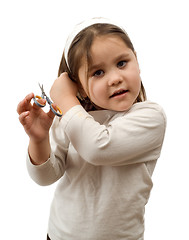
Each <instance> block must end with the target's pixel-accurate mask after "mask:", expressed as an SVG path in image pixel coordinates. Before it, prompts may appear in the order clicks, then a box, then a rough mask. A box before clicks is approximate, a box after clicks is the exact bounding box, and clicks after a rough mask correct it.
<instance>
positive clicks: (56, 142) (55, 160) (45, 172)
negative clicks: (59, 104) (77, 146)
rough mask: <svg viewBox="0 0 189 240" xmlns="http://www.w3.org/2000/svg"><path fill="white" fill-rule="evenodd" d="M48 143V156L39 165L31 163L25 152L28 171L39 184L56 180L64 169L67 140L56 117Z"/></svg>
mask: <svg viewBox="0 0 189 240" xmlns="http://www.w3.org/2000/svg"><path fill="white" fill-rule="evenodd" d="M50 144H51V154H50V158H49V159H48V160H47V161H46V162H45V163H43V164H41V165H34V164H32V162H31V160H30V157H29V154H27V162H26V163H27V169H28V173H29V175H30V177H31V178H32V179H33V180H34V181H35V182H36V183H37V184H39V185H41V186H46V185H50V184H53V183H54V182H56V181H57V180H58V179H60V178H61V177H62V176H63V174H64V172H65V169H66V157H67V151H68V146H69V140H68V138H67V136H66V135H65V134H64V129H63V125H62V120H61V119H60V118H58V117H56V118H55V120H54V122H53V125H52V127H51V130H50Z"/></svg>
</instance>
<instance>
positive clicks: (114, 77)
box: [108, 70, 123, 86]
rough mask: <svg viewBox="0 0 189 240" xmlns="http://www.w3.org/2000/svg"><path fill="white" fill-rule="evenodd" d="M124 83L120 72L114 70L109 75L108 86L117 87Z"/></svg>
mask: <svg viewBox="0 0 189 240" xmlns="http://www.w3.org/2000/svg"><path fill="white" fill-rule="evenodd" d="M122 81H123V79H122V75H121V73H120V72H119V71H117V70H114V71H111V72H110V73H109V76H108V86H115V85H118V84H120V83H121V82H122Z"/></svg>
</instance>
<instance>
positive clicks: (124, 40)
mask: <svg viewBox="0 0 189 240" xmlns="http://www.w3.org/2000/svg"><path fill="white" fill-rule="evenodd" d="M71 79H72V80H71ZM50 95H51V98H52V100H53V101H54V103H56V104H57V106H59V107H60V109H61V110H62V112H63V117H62V118H58V117H56V118H55V119H54V114H53V113H52V112H51V111H49V112H48V113H45V112H43V111H42V109H41V108H40V107H38V106H37V105H36V104H33V105H32V104H31V103H30V101H31V99H32V98H33V97H34V94H33V93H31V94H29V95H28V96H27V97H26V98H25V99H24V100H23V101H22V102H20V103H19V105H18V109H17V111H18V113H19V115H20V116H19V119H20V122H21V123H22V124H23V126H24V128H25V131H26V133H27V134H28V135H29V137H30V143H29V148H28V152H29V156H28V159H27V167H28V171H29V174H30V176H31V178H32V179H33V180H34V181H35V182H36V183H38V184H40V185H49V184H52V183H54V182H56V181H57V180H59V179H60V181H59V184H58V186H57V189H56V192H55V195H54V199H53V202H52V206H51V212H50V218H49V227H48V239H51V240H64V239H66V240H74V239H77V240H85V239H86V240H108V239H110V240H120V239H124V240H126V239H127V240H139V239H140V240H142V239H143V234H144V209H145V205H146V203H147V202H148V198H149V194H150V191H151V189H152V185H153V184H152V180H151V176H152V173H153V171H154V168H155V165H156V161H157V159H158V158H159V156H160V152H161V148H162V143H163V139H164V133H165V127H166V120H165V114H164V112H163V110H162V108H161V107H160V106H159V105H158V104H156V103H153V102H151V101H147V100H146V95H145V90H144V87H143V85H142V82H141V78H140V70H139V65H138V61H137V57H136V52H135V50H134V47H133V45H132V43H131V41H130V39H129V37H128V35H127V34H126V32H125V31H124V30H123V29H122V28H120V27H119V26H117V25H115V24H112V23H111V22H109V21H108V20H106V19H103V18H94V19H92V20H89V21H86V22H83V23H81V24H79V25H77V26H76V28H75V29H74V31H73V32H72V33H71V35H70V36H69V38H68V40H67V43H66V46H65V49H64V54H63V57H62V60H61V63H60V67H59V77H58V78H57V80H56V81H55V82H54V84H53V86H52V88H51V92H50ZM40 101H41V103H44V101H45V100H40ZM53 119H54V121H53ZM52 123H53V124H52ZM51 125H52V127H51ZM49 129H51V134H50V136H51V137H50V140H49Z"/></svg>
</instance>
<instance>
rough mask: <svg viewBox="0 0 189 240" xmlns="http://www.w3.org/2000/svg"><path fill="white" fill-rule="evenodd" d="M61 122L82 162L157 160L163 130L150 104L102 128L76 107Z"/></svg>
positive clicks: (140, 105) (138, 106)
mask: <svg viewBox="0 0 189 240" xmlns="http://www.w3.org/2000/svg"><path fill="white" fill-rule="evenodd" d="M65 121H66V122H67V123H66V124H67V125H66V128H65V132H66V134H67V136H68V137H69V139H70V141H71V142H72V144H73V145H74V148H75V149H76V150H77V151H78V153H79V154H80V156H82V158H83V159H84V160H86V161H88V162H90V163H91V164H93V165H112V166H121V165H128V164H135V163H140V162H147V161H152V160H157V158H158V157H159V155H160V151H161V147H162V143H163V138H164V133H165V126H166V120H165V115H164V113H163V110H162V109H161V107H160V106H159V105H157V104H155V103H151V102H144V103H138V104H135V105H134V106H133V107H132V108H131V109H130V110H129V111H128V112H127V113H122V114H120V113H119V114H118V116H117V117H116V115H115V117H113V118H112V119H111V120H110V121H109V123H108V124H106V125H104V124H100V123H99V122H97V121H95V120H94V118H93V117H92V116H90V115H89V114H88V113H87V112H85V111H84V110H83V109H82V108H81V107H79V106H78V107H75V108H73V109H71V111H70V112H68V114H67V115H66V116H65Z"/></svg>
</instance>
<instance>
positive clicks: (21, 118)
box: [19, 111, 29, 126]
mask: <svg viewBox="0 0 189 240" xmlns="http://www.w3.org/2000/svg"><path fill="white" fill-rule="evenodd" d="M28 116H29V111H26V112H23V113H21V114H20V115H19V121H20V123H21V124H22V125H23V126H25V125H26V123H27V121H26V120H27V117H28Z"/></svg>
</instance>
